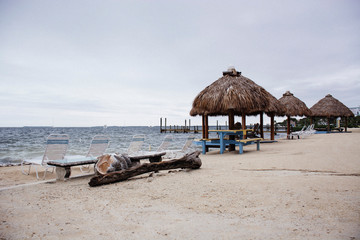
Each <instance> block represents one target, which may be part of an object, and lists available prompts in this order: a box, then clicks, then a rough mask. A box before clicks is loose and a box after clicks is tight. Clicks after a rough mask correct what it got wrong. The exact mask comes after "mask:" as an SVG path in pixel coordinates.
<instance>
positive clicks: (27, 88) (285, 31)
mask: <svg viewBox="0 0 360 240" xmlns="http://www.w3.org/2000/svg"><path fill="white" fill-rule="evenodd" d="M359 5H360V4H359V2H358V1H355V0H345V1H336V0H330V1H329V0H326V1H325V0H323V1H310V0H309V1H302V2H299V1H221V2H218V1H111V0H107V1H90V2H89V1H83V0H76V1H69V2H64V1H41V0H39V1H31V2H29V1H10V0H4V1H1V2H0V29H1V31H0V53H1V54H0V94H1V96H0V100H1V102H2V105H1V106H0V110H1V111H2V112H4V114H3V116H2V118H1V120H0V126H22V125H32V124H33V125H44V124H45V125H49V124H50V123H46V122H54V124H55V125H60V126H64V125H66V126H91V125H103V124H108V125H117V124H120V125H122V124H124V123H126V124H127V125H156V124H158V119H159V118H160V117H169V118H170V117H171V118H172V121H173V122H174V124H182V123H183V120H184V119H188V118H189V115H188V113H189V111H190V109H191V103H192V100H193V99H194V98H195V96H196V94H197V93H198V92H199V91H201V90H202V89H203V88H205V87H206V86H207V85H209V84H211V83H212V82H213V81H215V80H217V79H218V78H219V77H221V75H222V71H224V70H226V69H227V67H229V66H230V65H232V66H235V67H236V68H237V69H238V70H239V71H242V73H243V75H245V76H247V77H249V78H251V79H252V80H254V81H255V82H256V83H257V84H259V85H261V86H263V87H264V88H266V89H267V90H268V91H269V92H271V93H272V94H273V95H274V96H275V97H277V98H279V97H281V96H282V94H283V93H284V92H285V91H287V90H290V91H292V92H293V93H294V94H295V95H296V96H297V97H299V98H300V99H302V100H303V101H304V102H305V103H306V104H307V105H308V106H309V107H311V106H312V105H313V104H314V103H316V102H317V101H318V100H320V99H321V98H323V97H324V96H325V95H326V94H328V93H330V94H332V95H333V96H334V97H335V98H337V99H339V100H340V101H342V102H343V103H344V104H345V105H347V106H349V107H353V106H358V105H359V102H360V101H359V100H360V99H359V97H358V93H359V90H360V86H359V79H360V70H359V69H360V56H359V52H360V51H359V50H360V49H359V48H360V46H359V42H360V39H359V38H360V31H359V29H360V28H359V25H360V14H359V10H358V9H360V8H359V7H360V6H359ZM37 116H46V117H45V120H43V119H44V118H39V117H37ZM15 118H16V119H18V120H16V121H15V120H14V119H15ZM52 119H56V120H52ZM89 119H91V121H90V120H89ZM42 121H44V122H45V123H43V122H42ZM254 121H256V120H254ZM193 122H194V124H195V123H198V124H199V123H200V119H198V118H195V119H193Z"/></svg>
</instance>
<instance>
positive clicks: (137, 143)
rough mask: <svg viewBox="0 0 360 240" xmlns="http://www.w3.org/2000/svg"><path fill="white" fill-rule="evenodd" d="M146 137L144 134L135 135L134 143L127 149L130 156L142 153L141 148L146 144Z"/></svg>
mask: <svg viewBox="0 0 360 240" xmlns="http://www.w3.org/2000/svg"><path fill="white" fill-rule="evenodd" d="M144 140H145V135H144V134H138V135H134V136H133V138H132V141H131V143H130V145H129V147H128V149H127V153H128V154H129V155H134V154H136V153H138V152H140V151H141V147H142V145H143V144H144Z"/></svg>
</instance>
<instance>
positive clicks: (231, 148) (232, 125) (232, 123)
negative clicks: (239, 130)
mask: <svg viewBox="0 0 360 240" xmlns="http://www.w3.org/2000/svg"><path fill="white" fill-rule="evenodd" d="M234 128H235V116H234V109H230V110H229V130H233V129H234ZM229 139H230V140H235V136H234V135H230V136H229ZM229 151H235V144H230V146H229Z"/></svg>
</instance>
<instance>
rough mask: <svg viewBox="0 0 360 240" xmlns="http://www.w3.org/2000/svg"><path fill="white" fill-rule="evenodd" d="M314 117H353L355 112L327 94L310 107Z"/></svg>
mask: <svg viewBox="0 0 360 240" xmlns="http://www.w3.org/2000/svg"><path fill="white" fill-rule="evenodd" d="M310 110H311V112H312V115H313V116H314V117H353V116H354V113H353V112H352V111H351V110H350V109H349V108H348V107H346V106H345V105H344V104H343V103H341V102H340V101H339V100H337V99H336V98H334V97H333V96H331V95H330V94H328V95H326V96H325V97H324V98H323V99H321V100H320V101H318V102H317V103H316V104H315V105H314V106H312V107H311V108H310Z"/></svg>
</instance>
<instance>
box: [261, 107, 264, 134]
mask: <svg viewBox="0 0 360 240" xmlns="http://www.w3.org/2000/svg"><path fill="white" fill-rule="evenodd" d="M260 136H261V138H264V113H263V112H262V113H260Z"/></svg>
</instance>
